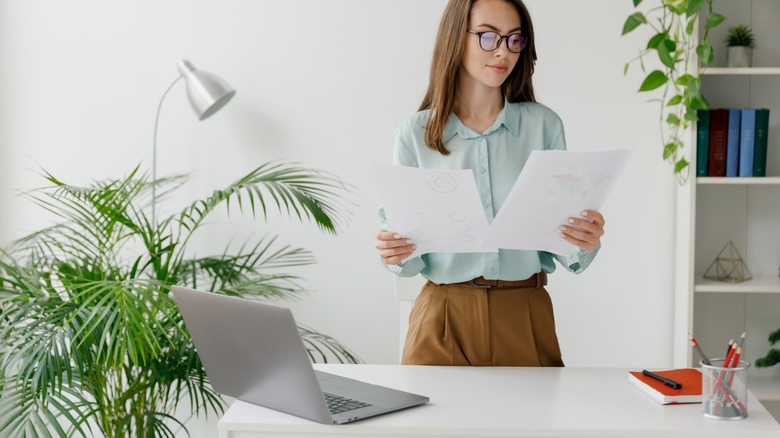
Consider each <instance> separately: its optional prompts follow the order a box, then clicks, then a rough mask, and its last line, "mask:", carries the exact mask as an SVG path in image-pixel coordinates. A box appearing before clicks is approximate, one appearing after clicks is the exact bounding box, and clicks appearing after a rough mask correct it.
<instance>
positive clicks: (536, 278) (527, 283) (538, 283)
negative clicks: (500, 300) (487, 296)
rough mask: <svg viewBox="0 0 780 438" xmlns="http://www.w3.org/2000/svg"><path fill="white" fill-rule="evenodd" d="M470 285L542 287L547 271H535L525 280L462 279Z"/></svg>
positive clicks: (480, 286) (544, 283) (486, 287)
mask: <svg viewBox="0 0 780 438" xmlns="http://www.w3.org/2000/svg"><path fill="white" fill-rule="evenodd" d="M458 284H467V285H469V286H471V287H476V288H481V289H489V288H493V287H542V286H545V285H546V284H547V273H546V272H537V273H536V274H534V275H532V276H530V277H528V278H526V279H525V280H514V281H508V280H488V279H486V278H485V277H477V278H475V279H473V280H469V281H464V282H463V283H458Z"/></svg>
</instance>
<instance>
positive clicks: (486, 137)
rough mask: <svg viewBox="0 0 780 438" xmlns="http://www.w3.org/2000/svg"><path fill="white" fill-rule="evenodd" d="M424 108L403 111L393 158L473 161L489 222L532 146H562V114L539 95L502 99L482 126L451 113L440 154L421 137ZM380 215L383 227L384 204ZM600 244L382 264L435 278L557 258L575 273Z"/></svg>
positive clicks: (522, 275) (521, 267) (500, 273)
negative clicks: (519, 99)
mask: <svg viewBox="0 0 780 438" xmlns="http://www.w3.org/2000/svg"><path fill="white" fill-rule="evenodd" d="M427 115H428V111H427V110H426V111H420V112H418V113H416V114H414V115H413V116H411V117H409V118H408V119H406V120H405V121H404V122H403V123H401V126H399V127H398V129H397V130H396V131H395V133H394V141H395V144H394V150H393V164H398V165H402V166H412V167H422V168H428V169H472V170H473V171H474V178H475V179H476V181H477V189H478V191H479V196H480V198H481V200H482V207H483V208H484V210H485V216H487V219H488V222H489V223H492V222H493V218H494V217H495V215H496V213H497V212H498V210H499V209H500V208H501V205H502V204H503V202H504V200H505V199H506V197H507V195H508V194H509V191H510V190H511V189H512V186H513V185H514V183H515V180H516V179H517V177H518V175H520V170H521V169H522V168H523V166H524V165H525V162H526V161H527V160H528V157H529V155H530V154H531V151H534V150H555V149H561V150H562V149H566V141H565V139H564V133H563V123H562V122H561V119H560V118H559V117H558V115H557V114H555V113H554V112H553V111H552V110H551V109H549V108H547V107H546V106H544V105H541V104H539V103H531V102H521V103H509V102H506V101H505V102H504V108H503V109H502V110H501V112H500V113H499V115H498V117H497V118H496V121H495V123H494V124H493V126H491V127H490V128H488V129H487V130H486V131H485V132H483V133H482V134H479V133H477V132H475V131H474V130H472V129H471V128H469V127H467V126H466V125H464V124H463V123H461V121H460V120H459V119H458V117H457V116H455V114H453V115H451V116H450V119H449V121H448V122H447V126H446V127H445V129H444V137H443V141H444V145H445V146H446V147H447V150H449V151H450V154H449V155H442V154H440V153H439V152H436V151H434V150H432V149H430V148H428V146H426V144H425V133H424V126H425V121H426V118H427ZM379 216H380V222H381V226H382V228H383V229H387V220H386V218H385V214H384V209H382V208H381V207H380V209H379ZM599 248H600V245H599V247H597V248H596V249H595V250H593V251H584V250H581V249H579V248H578V249H576V250H574V251H573V252H572V253H571V254H568V255H566V256H561V255H556V254H551V253H549V252H544V251H525V250H511V249H501V250H499V251H498V252H497V253H429V254H423V255H422V256H419V257H415V258H412V259H409V260H407V261H406V262H404V263H402V264H400V265H386V266H387V268H388V269H389V270H390V271H391V272H394V273H395V274H397V275H400V276H402V277H411V276H414V275H417V274H418V273H419V274H422V276H423V277H425V278H428V279H429V280H431V281H433V282H434V283H437V284H444V283H459V282H463V281H468V280H470V279H472V278H476V277H479V276H483V277H485V278H488V279H500V280H522V279H526V278H528V277H530V276H531V275H533V274H535V273H537V272H541V271H544V272H547V273H551V272H553V271H555V263H554V262H553V260H554V259H557V260H558V262H559V263H561V265H563V266H564V267H566V269H568V270H569V271H571V272H574V273H575V274H579V273H580V272H582V271H584V270H585V268H587V267H588V265H590V263H591V261H593V258H594V257H595V256H596V253H597V252H598V250H599Z"/></svg>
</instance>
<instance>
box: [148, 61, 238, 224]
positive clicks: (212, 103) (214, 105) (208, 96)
mask: <svg viewBox="0 0 780 438" xmlns="http://www.w3.org/2000/svg"><path fill="white" fill-rule="evenodd" d="M178 68H179V76H178V77H177V78H176V79H174V81H173V82H171V85H169V86H168V88H166V89H165V92H164V93H163V95H162V97H161V98H160V103H159V104H158V105H157V116H156V117H155V119H154V139H153V143H152V227H155V226H156V225H157V214H156V213H157V212H156V206H157V125H158V124H159V122H160V109H162V104H163V101H164V100H165V96H167V95H168V92H169V91H171V88H173V86H174V85H176V83H177V82H179V80H180V79H182V78H184V81H185V82H186V84H187V97H188V98H189V100H190V106H192V110H193V111H194V112H195V115H196V116H197V117H198V120H204V119H206V118H208V117H209V116H211V115H212V114H214V113H216V112H217V111H219V109H220V108H222V107H223V106H225V104H226V103H228V101H230V99H231V98H233V95H235V94H236V90H234V89H233V87H231V86H230V85H228V83H227V82H225V81H224V80H222V78H220V77H219V76H217V75H215V74H212V73H209V72H205V71H202V70H197V69H196V68H195V67H194V66H193V65H192V64H191V63H190V62H189V61H187V60H186V59H182V60H181V61H179V64H178Z"/></svg>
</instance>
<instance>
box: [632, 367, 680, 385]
mask: <svg viewBox="0 0 780 438" xmlns="http://www.w3.org/2000/svg"><path fill="white" fill-rule="evenodd" d="M642 374H644V375H646V376H647V377H652V378H653V379H655V380H658V381H660V382H663V384H664V385H666V386H669V387H671V388H673V389H682V383H680V382H675V381H674V380H672V379H667V378H666V377H664V376H659V375H658V374H656V373H651V372H650V371H647V370H642Z"/></svg>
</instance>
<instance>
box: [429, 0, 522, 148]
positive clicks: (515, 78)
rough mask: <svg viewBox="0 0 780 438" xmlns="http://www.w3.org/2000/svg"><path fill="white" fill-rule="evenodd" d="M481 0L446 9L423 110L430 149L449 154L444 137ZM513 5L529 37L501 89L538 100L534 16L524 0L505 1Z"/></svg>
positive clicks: (462, 0)
mask: <svg viewBox="0 0 780 438" xmlns="http://www.w3.org/2000/svg"><path fill="white" fill-rule="evenodd" d="M477 1H479V0H450V1H449V3H447V7H446V8H445V9H444V14H443V15H442V17H441V23H440V24H439V32H438V34H437V35H436V43H435V45H434V48H433V60H432V61H431V78H430V81H429V83H428V91H426V93H425V97H424V98H423V101H422V103H421V104H420V111H422V110H426V109H427V110H430V112H429V113H428V120H427V121H426V123H425V143H426V144H427V145H428V147H429V148H431V149H433V150H435V151H438V152H440V153H441V154H442V155H449V153H450V152H449V151H448V150H447V148H446V147H444V142H443V141H442V137H443V135H444V127H445V126H446V125H447V120H449V118H450V115H451V114H452V107H453V106H454V104H455V85H456V84H457V78H458V74H459V73H458V72H459V70H460V65H461V62H462V61H463V45H464V41H465V39H466V28H468V23H469V16H470V14H471V8H472V6H473V5H474V3H476V2H477ZM505 1H506V2H507V3H511V4H513V5H514V6H515V7H516V8H517V12H518V13H519V14H520V28H521V29H522V30H521V31H522V33H523V36H525V37H526V38H528V45H527V46H526V47H525V49H523V51H522V52H520V58H519V59H518V61H517V64H516V65H515V68H514V69H513V70H512V73H510V74H509V77H507V78H506V81H504V83H503V84H502V85H501V92H502V93H503V95H504V96H505V97H506V98H507V100H508V101H509V102H536V98H535V97H534V87H533V84H532V82H531V75H533V74H534V64H535V63H536V46H535V44H534V28H533V24H532V23H531V16H530V15H529V14H528V9H527V8H526V7H525V5H524V4H523V2H522V0H505Z"/></svg>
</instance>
